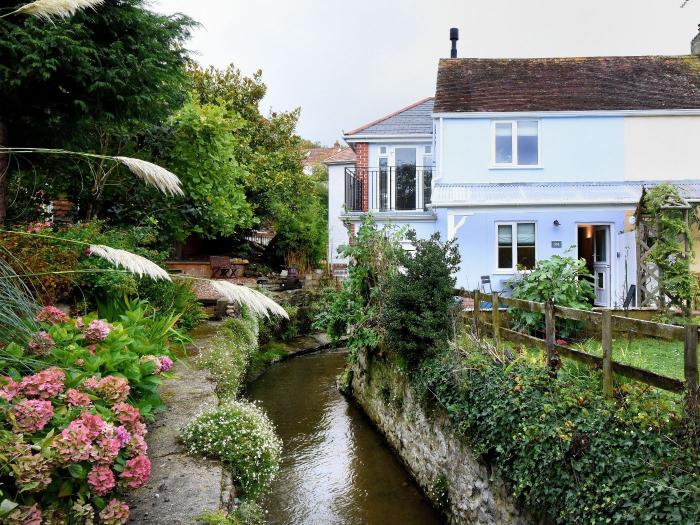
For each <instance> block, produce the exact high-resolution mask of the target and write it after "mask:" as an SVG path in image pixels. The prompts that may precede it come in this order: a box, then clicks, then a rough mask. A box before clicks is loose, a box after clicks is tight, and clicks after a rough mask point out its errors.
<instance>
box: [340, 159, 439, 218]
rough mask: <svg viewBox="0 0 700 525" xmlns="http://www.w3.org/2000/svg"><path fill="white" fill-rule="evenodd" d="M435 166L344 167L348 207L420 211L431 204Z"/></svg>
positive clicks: (370, 209) (354, 209) (357, 209)
mask: <svg viewBox="0 0 700 525" xmlns="http://www.w3.org/2000/svg"><path fill="white" fill-rule="evenodd" d="M432 179H433V168H431V167H420V166H413V165H404V166H397V167H387V168H345V210H346V211H348V212H352V211H365V210H364V209H363V206H362V204H363V200H364V198H365V197H366V198H367V203H368V209H369V211H380V212H381V211H409V210H412V211H421V210H424V209H426V207H427V205H428V204H430V187H431V186H430V183H431V181H432Z"/></svg>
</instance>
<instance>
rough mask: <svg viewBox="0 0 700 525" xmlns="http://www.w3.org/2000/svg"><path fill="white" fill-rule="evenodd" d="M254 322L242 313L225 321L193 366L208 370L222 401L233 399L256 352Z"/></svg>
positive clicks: (255, 323)
mask: <svg viewBox="0 0 700 525" xmlns="http://www.w3.org/2000/svg"><path fill="white" fill-rule="evenodd" d="M257 333H258V321H257V318H255V317H252V316H250V315H248V314H247V313H246V312H245V311H244V312H243V317H241V318H231V319H227V320H226V321H225V322H224V324H223V326H222V327H221V329H220V330H218V331H217V333H216V334H215V335H214V336H213V337H212V338H211V340H209V341H207V342H206V344H205V345H204V347H203V348H202V350H201V352H200V354H199V355H198V356H197V361H196V362H197V366H198V367H200V368H206V369H207V370H209V373H210V374H211V377H212V379H213V380H214V382H215V383H216V392H217V394H219V396H220V397H222V398H230V397H234V398H235V397H236V396H237V395H238V393H239V392H240V390H241V387H242V385H243V382H244V380H245V376H246V373H247V371H248V366H249V364H250V359H251V355H252V353H253V352H254V351H255V349H256V348H257Z"/></svg>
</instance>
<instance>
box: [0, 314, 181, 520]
mask: <svg viewBox="0 0 700 525" xmlns="http://www.w3.org/2000/svg"><path fill="white" fill-rule="evenodd" d="M35 320H36V321H37V322H38V323H39V325H40V328H41V329H40V331H38V332H37V334H36V336H35V337H34V338H33V339H32V341H31V342H30V343H29V344H28V345H27V346H26V347H22V346H20V345H19V344H17V343H10V344H9V345H7V346H6V347H5V348H4V349H3V350H2V353H1V354H0V523H7V524H13V525H14V524H20V523H21V524H25V523H29V524H37V525H39V524H40V523H104V524H113V525H117V524H122V523H126V521H127V519H128V515H129V509H128V506H127V505H126V504H125V503H124V502H123V501H121V494H123V493H125V492H128V491H129V490H132V489H136V488H138V487H140V486H142V485H144V484H145V483H146V482H147V481H148V479H149V477H150V470H151V464H150V461H149V459H148V457H147V456H146V452H147V446H146V441H145V435H146V426H145V424H144V418H145V417H148V416H150V415H151V413H152V411H153V409H154V407H158V406H159V405H161V404H162V403H161V401H160V398H159V397H158V393H157V387H158V385H159V384H160V382H161V379H160V378H159V375H160V374H161V373H164V372H167V371H168V370H169V369H170V368H171V367H172V365H173V362H172V359H171V357H170V356H169V355H168V350H167V336H166V335H165V334H166V333H167V330H166V331H163V326H160V327H155V328H154V327H153V326H145V325H146V323H147V322H148V320H147V318H146V317H145V316H143V315H142V313H140V312H138V311H137V312H129V313H127V314H126V315H125V316H124V317H123V319H122V320H121V322H118V323H107V322H106V321H104V320H100V319H95V318H90V317H86V318H82V319H81V318H78V319H75V320H73V319H70V318H69V316H68V315H66V314H65V313H64V312H62V311H61V310H59V309H57V308H54V307H46V308H44V309H43V310H41V312H39V314H38V315H37V316H36V319H35ZM154 330H160V332H159V333H161V334H163V335H162V337H160V338H158V337H153V338H150V336H151V335H153V334H154ZM35 341H41V344H32V343H33V342H35ZM19 363H28V364H29V365H30V367H23V368H22V369H19V367H18V364H19ZM41 367H43V368H41ZM31 368H34V370H32V369H31Z"/></svg>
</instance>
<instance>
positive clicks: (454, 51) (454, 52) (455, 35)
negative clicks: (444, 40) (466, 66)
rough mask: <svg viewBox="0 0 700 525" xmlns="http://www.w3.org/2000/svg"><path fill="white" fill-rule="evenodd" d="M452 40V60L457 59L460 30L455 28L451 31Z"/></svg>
mask: <svg viewBox="0 0 700 525" xmlns="http://www.w3.org/2000/svg"><path fill="white" fill-rule="evenodd" d="M450 40H452V51H451V52H450V58H457V40H459V29H457V28H456V27H453V28H451V29H450Z"/></svg>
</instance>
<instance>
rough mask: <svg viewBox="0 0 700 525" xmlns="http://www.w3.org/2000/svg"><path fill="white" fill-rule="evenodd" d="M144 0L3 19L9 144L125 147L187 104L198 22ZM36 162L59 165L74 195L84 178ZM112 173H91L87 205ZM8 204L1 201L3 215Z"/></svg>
mask: <svg viewBox="0 0 700 525" xmlns="http://www.w3.org/2000/svg"><path fill="white" fill-rule="evenodd" d="M16 4H17V2H16V1H15V0H0V9H2V10H3V12H8V11H10V10H11V8H13V7H16ZM146 5H147V3H146V0H107V1H106V2H105V3H104V4H103V5H102V6H100V7H98V8H97V10H96V11H92V10H88V11H85V12H79V13H77V14H76V15H75V16H73V17H71V18H67V19H56V20H53V21H52V22H50V23H47V22H45V21H43V20H39V19H36V18H29V17H25V16H10V17H6V18H2V19H0V100H2V104H0V126H2V125H4V126H5V127H6V130H7V137H6V139H5V144H6V145H10V146H41V147H60V148H67V149H76V150H81V151H87V152H95V153H104V154H119V153H120V150H122V149H123V148H125V146H126V145H128V144H129V143H130V142H131V140H132V137H133V136H134V135H135V134H136V133H137V132H140V131H143V130H145V129H146V128H147V127H149V126H152V125H153V124H156V123H159V122H161V121H162V120H163V119H165V118H166V117H167V116H168V115H169V114H171V113H172V112H173V111H174V110H175V109H177V108H178V107H180V106H181V105H182V103H183V102H184V100H185V98H186V95H187V87H186V86H187V75H186V70H185V65H186V60H187V51H186V50H185V49H184V47H183V44H184V42H185V41H186V40H187V39H188V38H189V35H190V30H191V29H192V27H193V26H194V22H193V21H192V20H191V19H190V18H188V17H186V16H184V15H180V14H178V15H173V16H165V15H160V14H156V13H154V12H152V11H149V10H148V9H146V7H145V6H146ZM26 166H27V165H26V164H23V163H20V165H19V167H20V168H23V167H24V168H26ZM33 167H37V168H38V169H39V170H40V171H42V172H43V173H49V174H50V175H49V176H51V177H53V173H55V172H56V171H57V170H58V169H60V173H61V177H60V178H61V179H63V181H65V180H66V179H69V180H70V181H71V182H73V184H72V186H69V187H68V188H67V189H69V190H70V191H71V193H74V192H78V191H80V187H81V185H82V183H83V182H84V181H82V180H80V177H81V174H82V173H83V172H84V171H86V170H85V168H84V166H78V167H76V168H74V169H65V168H64V166H63V165H61V167H60V168H58V167H57V165H56V164H53V163H52V161H51V160H48V161H44V160H43V159H40V160H39V161H38V164H34V165H33ZM0 168H2V165H1V163H0ZM11 168H12V169H13V170H15V171H17V170H18V167H17V166H11ZM108 170H109V168H108V167H106V166H102V165H97V167H96V169H95V171H93V172H92V175H93V177H92V179H93V180H92V181H91V183H90V195H89V196H86V197H87V198H86V200H87V201H88V202H94V201H95V200H96V199H97V200H99V199H100V198H101V197H102V192H103V191H104V188H105V186H106V184H107V180H108V179H109V177H111V176H113V175H114V172H113V171H108ZM57 178H58V177H57ZM2 181H3V179H2V178H0V182H2ZM0 195H2V189H0ZM4 210H5V208H4V202H0V219H2V217H3V216H4Z"/></svg>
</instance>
